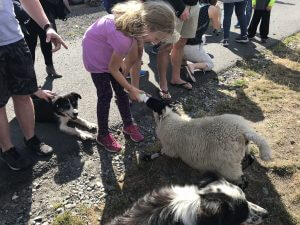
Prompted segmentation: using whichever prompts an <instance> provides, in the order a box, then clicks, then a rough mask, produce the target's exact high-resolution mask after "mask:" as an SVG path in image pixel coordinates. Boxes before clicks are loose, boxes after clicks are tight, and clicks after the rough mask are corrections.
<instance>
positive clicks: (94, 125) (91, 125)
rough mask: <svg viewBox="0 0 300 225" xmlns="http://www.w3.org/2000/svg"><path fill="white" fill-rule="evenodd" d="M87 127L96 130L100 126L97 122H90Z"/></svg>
mask: <svg viewBox="0 0 300 225" xmlns="http://www.w3.org/2000/svg"><path fill="white" fill-rule="evenodd" d="M86 127H87V128H88V129H90V130H96V129H97V127H98V126H97V124H95V123H88V124H87V125H86Z"/></svg>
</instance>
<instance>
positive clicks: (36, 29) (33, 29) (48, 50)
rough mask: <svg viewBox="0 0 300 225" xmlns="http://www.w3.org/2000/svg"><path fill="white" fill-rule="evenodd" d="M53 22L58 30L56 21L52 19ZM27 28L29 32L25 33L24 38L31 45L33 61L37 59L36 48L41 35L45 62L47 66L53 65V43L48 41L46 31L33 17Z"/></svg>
mask: <svg viewBox="0 0 300 225" xmlns="http://www.w3.org/2000/svg"><path fill="white" fill-rule="evenodd" d="M51 24H52V26H53V27H54V29H55V30H56V25H55V22H54V21H51ZM26 29H27V31H28V33H24V38H25V40H26V42H27V45H28V47H29V50H30V53H31V55H32V59H33V62H34V61H35V48H36V46H37V40H38V37H39V39H40V43H41V50H42V53H43V56H44V60H45V64H46V65H47V66H51V65H53V59H52V44H51V42H49V43H47V42H46V33H45V31H44V30H43V29H42V28H41V27H40V26H39V25H38V24H37V23H36V22H34V21H33V20H32V19H31V20H30V21H29V22H28V23H27V24H26Z"/></svg>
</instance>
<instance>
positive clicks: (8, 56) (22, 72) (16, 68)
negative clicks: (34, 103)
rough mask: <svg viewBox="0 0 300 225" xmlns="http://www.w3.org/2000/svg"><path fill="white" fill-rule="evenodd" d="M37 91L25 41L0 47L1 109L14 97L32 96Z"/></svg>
mask: <svg viewBox="0 0 300 225" xmlns="http://www.w3.org/2000/svg"><path fill="white" fill-rule="evenodd" d="M37 89H38V87H37V80H36V75H35V72H34V66H33V61H32V57H31V54H30V51H29V48H28V46H27V44H26V42H25V40H24V39H22V40H20V41H17V42H15V43H12V44H9V45H5V46H0V108H1V107H3V106H5V105H6V103H7V102H8V99H9V98H10V97H11V96H12V95H30V94H33V93H34V92H36V91H37Z"/></svg>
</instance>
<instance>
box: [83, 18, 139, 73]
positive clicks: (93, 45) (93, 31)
mask: <svg viewBox="0 0 300 225" xmlns="http://www.w3.org/2000/svg"><path fill="white" fill-rule="evenodd" d="M134 40H135V39H134V38H131V37H127V36H125V35H124V34H123V33H122V32H121V31H117V30H116V26H115V21H114V16H113V15H112V14H110V15H106V16H103V17H102V18H100V19H98V20H97V21H96V22H95V23H94V24H92V25H91V26H90V27H89V28H88V29H87V31H86V32H85V34H84V37H83V40H82V49H83V52H82V53H83V63H84V66H85V68H86V70H87V71H89V72H90V73H104V72H108V65H109V62H110V58H111V56H112V53H113V51H115V52H116V53H118V54H120V55H122V56H124V57H125V56H126V55H127V54H128V52H129V50H130V49H131V47H132V44H133V41H134Z"/></svg>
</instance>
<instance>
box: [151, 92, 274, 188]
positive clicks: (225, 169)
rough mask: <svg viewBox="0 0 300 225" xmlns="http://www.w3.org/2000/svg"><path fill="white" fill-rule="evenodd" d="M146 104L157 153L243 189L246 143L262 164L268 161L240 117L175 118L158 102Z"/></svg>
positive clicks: (268, 154)
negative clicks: (158, 147) (252, 146)
mask: <svg viewBox="0 0 300 225" xmlns="http://www.w3.org/2000/svg"><path fill="white" fill-rule="evenodd" d="M146 104H147V106H148V107H149V108H151V109H152V110H153V114H154V118H155V122H156V134H157V137H158V139H159V140H160V142H161V144H162V149H161V152H162V153H163V154H166V155H167V156H169V157H172V158H180V159H181V160H182V161H184V162H185V163H186V164H188V165H189V166H191V167H193V168H195V169H199V170H201V171H207V170H208V171H215V172H217V173H220V174H221V175H222V176H224V177H225V178H226V179H228V180H230V181H234V182H236V183H238V184H240V185H243V186H244V185H246V182H245V177H244V176H243V171H242V161H243V159H244V158H245V156H246V159H247V160H248V159H249V158H250V157H249V154H250V153H249V149H248V144H249V141H253V142H254V143H255V144H257V145H258V147H259V150H260V158H261V159H262V160H270V159H271V149H270V147H269V145H268V143H267V142H266V140H265V139H264V138H263V137H262V136H261V135H259V134H258V133H257V132H255V131H254V130H253V129H252V128H251V126H250V124H249V121H247V120H246V119H244V118H243V117H241V116H238V115H233V114H223V115H220V116H207V117H201V118H195V119H194V118H190V117H188V116H187V115H178V114H177V113H175V112H173V111H172V109H171V108H170V107H169V105H168V104H167V103H165V102H163V101H161V100H157V99H153V98H149V99H148V100H147V101H146ZM248 161H249V162H250V163H251V160H248Z"/></svg>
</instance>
